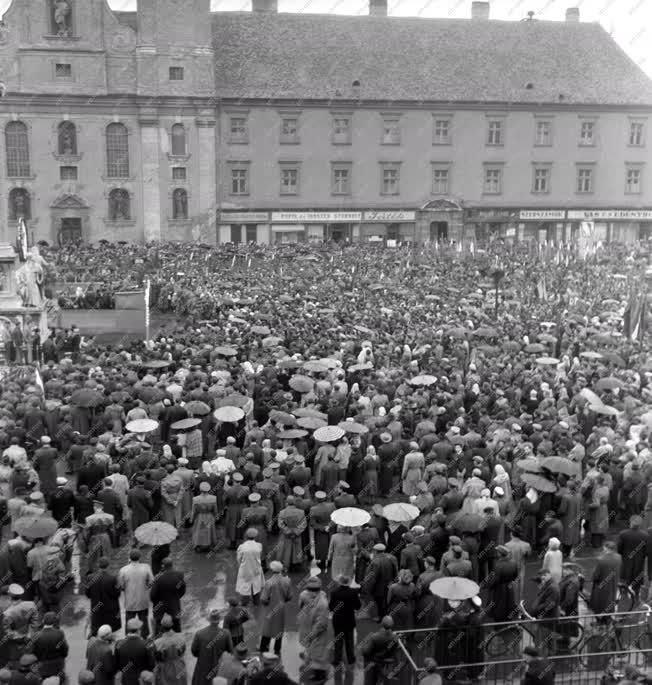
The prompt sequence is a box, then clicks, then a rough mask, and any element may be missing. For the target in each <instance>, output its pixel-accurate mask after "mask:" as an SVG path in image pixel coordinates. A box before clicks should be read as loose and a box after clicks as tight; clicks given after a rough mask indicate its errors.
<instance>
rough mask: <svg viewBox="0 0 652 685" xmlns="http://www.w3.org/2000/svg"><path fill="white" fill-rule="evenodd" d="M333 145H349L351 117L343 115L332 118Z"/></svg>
mask: <svg viewBox="0 0 652 685" xmlns="http://www.w3.org/2000/svg"><path fill="white" fill-rule="evenodd" d="M333 144H334V145H350V144H351V117H350V116H349V115H344V114H336V115H334V116H333Z"/></svg>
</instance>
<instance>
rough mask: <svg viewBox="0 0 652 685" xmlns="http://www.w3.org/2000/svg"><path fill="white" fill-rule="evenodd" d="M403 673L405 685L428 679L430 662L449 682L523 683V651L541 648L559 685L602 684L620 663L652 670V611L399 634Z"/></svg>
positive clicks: (462, 625)
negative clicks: (426, 669) (427, 661)
mask: <svg viewBox="0 0 652 685" xmlns="http://www.w3.org/2000/svg"><path fill="white" fill-rule="evenodd" d="M397 635H398V637H399V643H400V648H401V652H402V659H403V667H402V668H401V669H400V671H399V678H398V682H399V683H400V684H401V685H414V684H415V683H417V682H418V681H419V680H420V678H421V677H422V676H423V675H424V662H425V659H426V658H432V659H434V660H435V661H436V662H437V664H438V673H439V675H440V676H441V677H442V680H444V682H454V683H467V682H469V681H472V680H476V679H481V680H482V681H483V682H487V683H504V682H511V681H520V678H521V677H522V674H523V669H524V662H523V657H522V654H523V649H524V648H525V647H527V646H536V647H537V648H538V649H539V650H540V651H541V652H542V653H543V655H545V656H546V657H547V658H548V659H549V660H550V661H551V662H552V663H553V665H554V668H555V673H556V679H555V683H556V685H557V684H558V683H564V684H568V685H573V684H574V683H582V684H584V683H587V684H590V683H593V681H594V680H595V681H596V682H599V681H600V679H601V678H602V676H603V675H604V673H605V670H606V669H607V668H608V667H610V666H614V664H615V663H616V662H617V661H620V660H622V661H624V662H625V663H630V664H632V665H634V666H636V667H638V668H642V667H646V666H650V667H652V610H650V608H649V607H647V606H644V607H643V608H642V609H641V610H637V611H629V612H618V613H614V614H608V615H604V614H601V615H583V616H575V617H573V616H571V617H560V618H558V619H554V620H535V619H532V618H527V617H525V618H519V619H518V620H515V621H510V622H505V623H481V622H480V621H473V622H472V623H471V625H469V624H468V622H464V621H460V622H459V625H454V626H450V627H441V628H431V629H416V630H404V631H397Z"/></svg>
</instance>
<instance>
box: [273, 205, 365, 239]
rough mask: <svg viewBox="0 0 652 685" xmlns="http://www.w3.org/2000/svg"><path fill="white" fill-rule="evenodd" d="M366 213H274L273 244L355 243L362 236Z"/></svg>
mask: <svg viewBox="0 0 652 685" xmlns="http://www.w3.org/2000/svg"><path fill="white" fill-rule="evenodd" d="M361 222H362V212H329V211H326V212H318V211H316V212H310V211H305V212H272V213H271V224H270V226H271V234H272V242H276V243H293V242H304V241H306V242H320V241H324V240H333V241H335V242H341V243H347V242H351V241H353V240H354V239H356V237H357V236H358V235H359V234H360V223H361Z"/></svg>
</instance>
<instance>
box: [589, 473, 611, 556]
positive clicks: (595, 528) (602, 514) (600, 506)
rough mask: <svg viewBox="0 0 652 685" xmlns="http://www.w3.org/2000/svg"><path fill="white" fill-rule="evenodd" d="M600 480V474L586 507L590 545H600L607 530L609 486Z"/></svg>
mask: <svg viewBox="0 0 652 685" xmlns="http://www.w3.org/2000/svg"><path fill="white" fill-rule="evenodd" d="M601 480H602V476H599V477H598V483H597V485H596V486H595V488H594V489H593V497H592V498H591V502H590V504H589V507H588V512H589V530H590V531H591V546H592V547H600V545H601V544H602V541H603V540H604V538H605V535H607V533H608V532H609V488H607V487H606V486H605V485H603V484H602V483H601Z"/></svg>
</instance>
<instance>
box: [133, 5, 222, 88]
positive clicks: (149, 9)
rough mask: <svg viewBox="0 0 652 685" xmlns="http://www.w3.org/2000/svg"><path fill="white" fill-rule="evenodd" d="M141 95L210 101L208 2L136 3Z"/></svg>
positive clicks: (210, 69)
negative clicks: (187, 97) (183, 97)
mask: <svg viewBox="0 0 652 685" xmlns="http://www.w3.org/2000/svg"><path fill="white" fill-rule="evenodd" d="M137 64H138V68H137V73H138V85H137V90H138V94H139V95H152V96H154V95H162V96H166V95H171V96H175V95H179V96H189V97H192V96H194V97H202V96H205V97H210V96H211V95H212V94H213V92H214V88H215V81H214V76H213V74H214V62H213V48H212V25H211V12H210V0H138V45H137Z"/></svg>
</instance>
